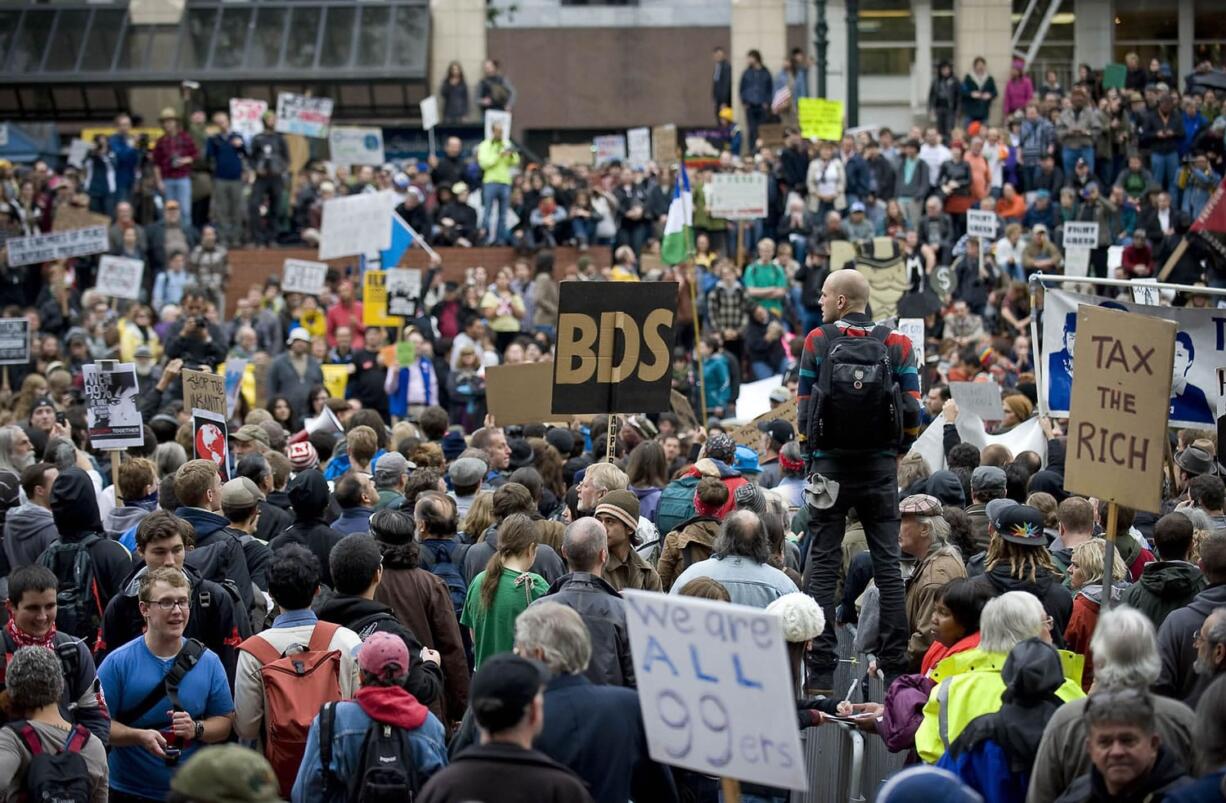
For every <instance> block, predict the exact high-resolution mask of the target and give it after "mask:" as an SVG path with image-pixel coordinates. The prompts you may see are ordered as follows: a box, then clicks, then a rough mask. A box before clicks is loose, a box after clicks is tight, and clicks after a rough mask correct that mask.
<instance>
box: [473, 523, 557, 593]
mask: <svg viewBox="0 0 1226 803" xmlns="http://www.w3.org/2000/svg"><path fill="white" fill-rule="evenodd" d="M473 537H474V538H476V537H477V535H474V536H473ZM497 549H498V530H497V528H495V527H491V528H489V529H488V530H487V531H486V533H485V540H484V541H482V542H481V543H479V544H473V545H472V546H471V547H469V549H468V552H467V553H465V555H464V566H463V572H464V580H465V581H466V582H468V583H469V584H471V583H472V581H473V578H474V577H476V576H477V575H479V574H481V572H483V571H485V564H487V563H489V562H490V558H492V557H494V552H495V551H496V550H497ZM530 571H533V572H535V573H537V574H539V575H540V576H541V577H544V578H545V582H546V583H552V582H553V581H555V580H557V579H558V578H559V577H561V576H562V575H564V574H566V564H564V563H562V558H561V557H560V556H559V555H558V553H557V552H555V551H554V550H553V547H551V546H549V545H547V544H539V543H538V544H537V546H536V560H534V561H533V562H532V568H531V569H530Z"/></svg>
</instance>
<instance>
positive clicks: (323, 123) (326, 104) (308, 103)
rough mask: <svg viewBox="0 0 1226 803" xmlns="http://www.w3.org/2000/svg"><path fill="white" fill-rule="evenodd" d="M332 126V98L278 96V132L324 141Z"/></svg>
mask: <svg viewBox="0 0 1226 803" xmlns="http://www.w3.org/2000/svg"><path fill="white" fill-rule="evenodd" d="M331 124H332V98H314V97H308V96H306V95H295V94H294V93H293V92H281V93H279V94H278V95H277V126H276V127H277V130H278V131H280V132H281V133H282V134H301V135H302V136H304V137H314V138H316V139H323V138H324V137H326V136H328V126H329V125H331Z"/></svg>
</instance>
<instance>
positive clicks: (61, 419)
mask: <svg viewBox="0 0 1226 803" xmlns="http://www.w3.org/2000/svg"><path fill="white" fill-rule="evenodd" d="M55 423H57V424H59V425H61V426H68V416H66V415H64V412H63V411H60V412H58V413H56V414H55Z"/></svg>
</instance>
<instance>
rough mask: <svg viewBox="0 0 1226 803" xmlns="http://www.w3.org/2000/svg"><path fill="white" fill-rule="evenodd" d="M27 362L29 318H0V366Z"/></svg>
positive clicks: (28, 356)
mask: <svg viewBox="0 0 1226 803" xmlns="http://www.w3.org/2000/svg"><path fill="white" fill-rule="evenodd" d="M29 361H30V320H29V318H0V365H22V364H24V363H28V362H29Z"/></svg>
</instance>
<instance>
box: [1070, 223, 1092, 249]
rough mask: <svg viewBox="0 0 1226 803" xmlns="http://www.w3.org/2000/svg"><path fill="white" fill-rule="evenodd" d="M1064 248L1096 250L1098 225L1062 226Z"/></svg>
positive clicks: (1071, 224) (1077, 224) (1075, 224)
mask: <svg viewBox="0 0 1226 803" xmlns="http://www.w3.org/2000/svg"><path fill="white" fill-rule="evenodd" d="M1063 243H1064V247H1065V248H1066V249H1067V248H1098V224H1097V223H1074V222H1073V221H1069V222H1068V223H1065V224H1064V240H1063Z"/></svg>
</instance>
